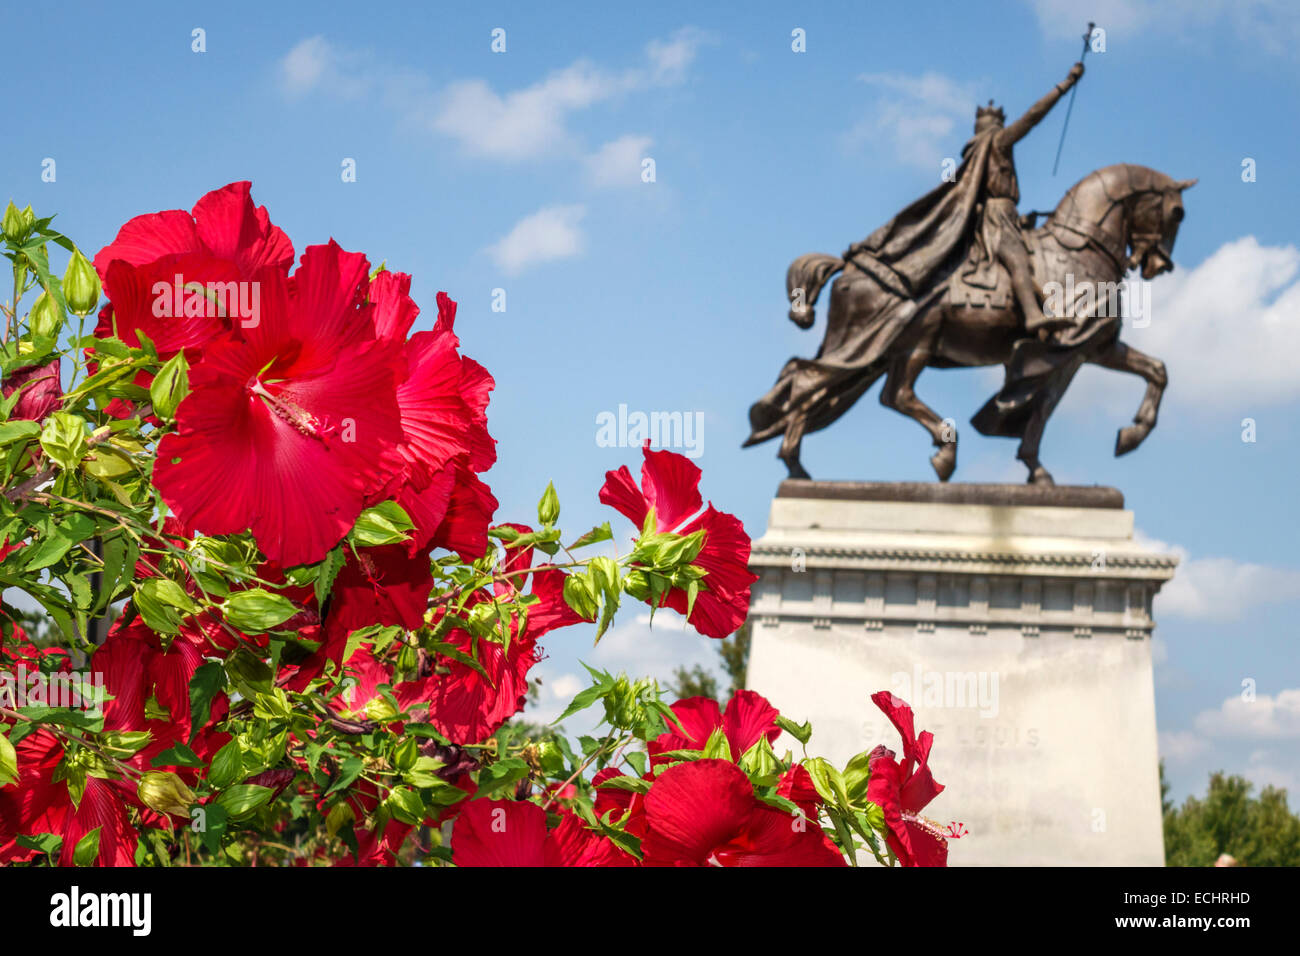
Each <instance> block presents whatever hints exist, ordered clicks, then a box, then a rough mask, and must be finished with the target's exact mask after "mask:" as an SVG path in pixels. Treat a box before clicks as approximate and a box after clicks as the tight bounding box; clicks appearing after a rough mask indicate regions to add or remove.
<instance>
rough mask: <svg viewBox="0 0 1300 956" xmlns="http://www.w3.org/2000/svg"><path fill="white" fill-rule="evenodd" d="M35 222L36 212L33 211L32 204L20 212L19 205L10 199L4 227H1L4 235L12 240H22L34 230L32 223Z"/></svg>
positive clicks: (6, 209)
mask: <svg viewBox="0 0 1300 956" xmlns="http://www.w3.org/2000/svg"><path fill="white" fill-rule="evenodd" d="M35 222H36V214H35V213H34V212H32V207H31V206H28V207H27V208H26V209H24V210H22V211H21V212H19V210H18V207H17V206H15V205H14V204H13V200H10V201H9V205H8V206H7V207H6V208H5V215H4V224H3V227H0V228H3V230H4V236H5V238H6V239H8V240H9V241H10V242H22V241H23V240H24V239H26V238H27V234H28V233H29V232H31V231H32V225H33V224H34V223H35Z"/></svg>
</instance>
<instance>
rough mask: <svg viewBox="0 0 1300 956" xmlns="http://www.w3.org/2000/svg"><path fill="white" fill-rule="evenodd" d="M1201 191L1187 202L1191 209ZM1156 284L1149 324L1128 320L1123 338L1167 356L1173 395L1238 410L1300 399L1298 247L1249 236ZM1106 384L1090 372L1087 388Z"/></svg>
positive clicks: (1152, 286) (1168, 395) (1189, 402)
mask: <svg viewBox="0 0 1300 956" xmlns="http://www.w3.org/2000/svg"><path fill="white" fill-rule="evenodd" d="M1195 195H1196V192H1195V189H1193V190H1192V191H1190V192H1189V193H1187V194H1186V197H1185V200H1184V201H1185V202H1186V203H1187V205H1188V214H1189V216H1192V217H1195V216H1196V215H1197V214H1198V213H1197V207H1196V204H1195V198H1194V197H1195ZM1205 215H1207V216H1208V215H1213V211H1212V210H1206V211H1205ZM1149 288H1150V309H1151V314H1150V324H1149V325H1148V326H1147V327H1146V328H1132V327H1131V326H1129V327H1127V328H1125V330H1124V341H1126V342H1127V343H1128V344H1130V345H1132V346H1133V347H1134V348H1137V349H1141V350H1142V351H1143V352H1146V353H1147V354H1148V355H1153V356H1156V357H1157V358H1160V359H1161V360H1162V361H1164V363H1165V365H1166V366H1167V367H1168V369H1169V377H1170V382H1171V384H1170V386H1169V390H1168V392H1166V400H1167V401H1169V402H1177V403H1179V404H1180V405H1190V406H1199V407H1202V408H1216V409H1217V408H1223V407H1225V406H1227V407H1230V408H1233V409H1240V408H1242V407H1243V406H1246V407H1247V408H1249V406H1250V405H1251V404H1261V405H1262V404H1277V403H1280V402H1288V401H1292V400H1294V399H1296V398H1300V375H1297V374H1296V370H1295V361H1294V356H1295V355H1296V354H1297V353H1298V352H1300V249H1297V248H1296V247H1295V246H1262V245H1260V243H1259V241H1258V240H1257V239H1256V238H1255V237H1254V236H1245V237H1243V238H1241V239H1236V240H1233V241H1232V242H1229V243H1226V244H1225V245H1223V246H1221V247H1219V249H1218V250H1217V251H1215V252H1214V254H1213V255H1211V256H1210V257H1209V258H1208V259H1206V260H1205V261H1204V262H1202V263H1200V264H1199V265H1198V266H1196V267H1195V268H1194V269H1188V270H1185V271H1183V270H1177V269H1176V270H1175V271H1173V272H1171V273H1169V274H1168V275H1165V276H1161V277H1160V278H1158V279H1156V280H1154V281H1153V282H1151V283H1150V286H1149ZM1107 384H1113V383H1110V382H1108V381H1106V380H1103V379H1102V378H1101V377H1098V376H1092V377H1091V380H1090V381H1089V383H1088V387H1089V388H1090V389H1092V390H1094V391H1097V392H1099V393H1100V391H1101V390H1103V389H1104V388H1105V386H1106V385H1107ZM1108 391H1110V392H1111V394H1112V396H1113V393H1114V390H1113V389H1110V390H1108Z"/></svg>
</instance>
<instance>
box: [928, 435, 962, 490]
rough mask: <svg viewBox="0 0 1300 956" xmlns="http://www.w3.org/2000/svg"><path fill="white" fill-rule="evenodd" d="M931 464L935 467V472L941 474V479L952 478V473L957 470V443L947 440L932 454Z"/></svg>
mask: <svg viewBox="0 0 1300 956" xmlns="http://www.w3.org/2000/svg"><path fill="white" fill-rule="evenodd" d="M930 464H931V465H932V466H933V467H934V473H935V474H936V475H938V476H939V480H940V481H947V480H948V479H949V478H951V477H952V473H953V472H954V471H956V470H957V443H956V442H952V441H950V442H945V443H944V444H943V446H942V447H941V448H940V449H939V450H938V451H936V452H935V453H934V454H933V455H931V456H930Z"/></svg>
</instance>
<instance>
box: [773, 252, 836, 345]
mask: <svg viewBox="0 0 1300 956" xmlns="http://www.w3.org/2000/svg"><path fill="white" fill-rule="evenodd" d="M843 268H844V260H843V259H841V258H840V257H839V256H830V255H827V254H826V253H824V252H810V253H808V254H807V255H806V256H800V257H799V258H798V259H796V260H794V262H792V263H790V268H789V269H788V270H786V273H785V293H786V297H787V298H789V300H790V321H791V322H793V323H794V324H795V325H797V326H799V328H801V329H811V328H812V325H813V318H814V316H813V306H814V305H816V304H817V297H818V296H819V295H821V291H822V286H824V285H825V284H826V282H827V280H828V279H830V277H831V276H833V275H835V273H837V272H839V271H840V270H841V269H843Z"/></svg>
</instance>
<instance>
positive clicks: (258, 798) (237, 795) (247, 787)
mask: <svg viewBox="0 0 1300 956" xmlns="http://www.w3.org/2000/svg"><path fill="white" fill-rule="evenodd" d="M271 793H272V790H271V788H270V787H263V786H261V785H259V784H256V783H238V784H235V786H233V787H231V788H229V789H228V790H223V791H221V793H219V794H217V800H216V803H217V806H219V807H221V808H222V809H223V810H225V811H226V812H227V813H229V814H230V818H231V819H232V820H240V819H243V818H244V817H246V816H248V815H249V814H251V813H252V812H253V811H254V810H256V809H257V808H258V807H260V806H262V805H263V804H264V803H266V802H267V801H269V800H270V799H271Z"/></svg>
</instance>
